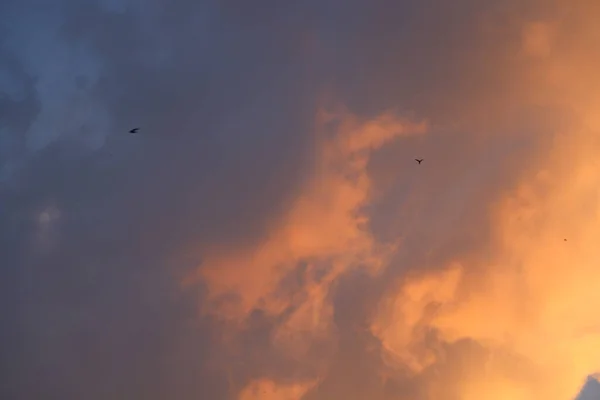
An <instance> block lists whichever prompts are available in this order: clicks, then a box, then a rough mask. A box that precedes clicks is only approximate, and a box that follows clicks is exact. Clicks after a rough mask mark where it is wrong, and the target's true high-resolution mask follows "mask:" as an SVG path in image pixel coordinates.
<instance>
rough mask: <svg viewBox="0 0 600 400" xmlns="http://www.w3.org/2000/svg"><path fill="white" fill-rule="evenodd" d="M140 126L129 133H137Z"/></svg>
mask: <svg viewBox="0 0 600 400" xmlns="http://www.w3.org/2000/svg"><path fill="white" fill-rule="evenodd" d="M139 129H140V128H133V129H131V130H130V131H129V133H137V131H138V130H139Z"/></svg>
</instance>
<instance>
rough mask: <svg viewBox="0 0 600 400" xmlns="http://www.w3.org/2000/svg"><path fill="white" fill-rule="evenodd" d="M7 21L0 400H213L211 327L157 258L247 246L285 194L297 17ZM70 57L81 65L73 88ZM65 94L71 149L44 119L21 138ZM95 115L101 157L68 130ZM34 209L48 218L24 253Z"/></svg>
mask: <svg viewBox="0 0 600 400" xmlns="http://www.w3.org/2000/svg"><path fill="white" fill-rule="evenodd" d="M11 6H12V7H11V12H10V13H8V14H4V15H5V16H6V17H9V16H10V17H14V18H16V20H17V21H23V22H26V23H28V25H27V26H20V27H19V29H16V30H15V29H12V31H11V27H12V25H11V24H10V23H9V22H10V21H3V22H6V25H7V26H8V28H7V29H6V31H7V33H6V35H5V36H3V39H5V40H4V41H5V42H7V43H9V44H10V49H11V50H13V52H16V54H11V53H10V51H11V50H7V49H5V48H4V47H3V48H2V54H5V55H6V56H4V57H2V68H3V70H2V71H3V75H2V77H3V80H2V90H3V92H4V94H3V97H2V99H1V103H0V105H1V106H2V108H1V114H2V125H3V128H4V130H3V133H2V152H3V153H2V154H3V172H4V173H5V178H4V179H3V181H2V185H3V186H2V188H1V190H2V199H1V202H0V204H1V205H2V210H1V211H0V212H1V217H2V219H1V221H2V225H1V228H0V229H1V237H2V243H1V246H0V250H1V251H2V253H1V254H2V277H3V279H2V289H3V290H2V302H1V303H2V310H5V311H6V312H3V313H2V315H3V321H2V322H3V323H2V339H3V342H2V349H3V350H2V369H3V371H8V372H9V373H8V374H3V376H4V379H3V383H2V390H3V392H4V393H6V396H5V398H7V399H8V398H10V399H28V398H42V397H43V398H62V399H70V398H73V399H74V398H81V397H86V398H92V399H93V398H98V399H101V398H108V397H113V398H121V397H125V398H137V397H139V398H147V399H153V398H156V399H159V398H179V399H185V398H197V397H198V396H202V397H207V398H226V395H227V385H228V383H227V381H226V377H224V376H222V375H219V376H217V377H215V376H213V375H211V373H210V372H209V371H207V370H206V368H205V366H204V361H205V360H206V359H207V358H208V354H209V351H208V349H207V347H206V346H208V344H209V339H208V338H209V337H210V332H211V330H212V329H214V328H211V327H210V326H207V325H206V323H202V322H200V323H199V322H197V320H196V319H195V318H194V316H195V313H196V307H195V305H196V302H197V300H198V298H197V297H196V296H195V295H194V296H191V297H189V298H188V297H186V296H188V295H189V294H187V295H182V294H181V292H180V290H179V288H178V281H177V277H178V276H180V275H181V272H182V271H181V269H182V268H183V269H185V268H188V267H195V266H196V264H195V263H197V262H198V260H192V261H191V264H190V265H183V266H181V265H179V264H176V265H173V264H172V257H173V256H174V255H175V252H176V251H177V250H179V249H180V247H185V246H186V244H189V243H192V242H196V241H205V242H206V241H208V242H215V243H218V242H223V241H225V242H236V241H239V240H247V239H248V238H249V237H252V235H253V234H260V232H261V229H262V228H261V224H263V223H264V221H265V218H266V217H267V216H268V215H269V214H270V213H271V212H273V210H274V209H276V208H277V207H279V205H280V204H282V202H284V200H285V196H287V195H288V193H290V191H293V188H294V185H295V184H296V183H295V182H297V181H298V180H299V179H300V177H301V174H302V165H303V162H304V159H305V158H306V157H307V156H308V155H309V153H308V149H309V145H310V136H308V135H306V132H307V131H309V130H310V129H311V124H312V117H313V115H314V107H315V106H314V101H315V98H316V96H315V87H316V83H317V82H316V81H315V77H314V76H310V75H307V71H306V69H305V68H304V64H303V60H302V54H301V52H300V50H301V49H302V46H301V45H302V41H303V40H304V39H303V34H304V31H303V29H304V25H305V23H306V18H307V13H306V12H304V11H302V10H300V11H301V12H300V14H298V13H296V12H295V11H296V10H294V8H291V7H281V6H279V7H273V5H272V4H267V3H265V4H263V5H258V6H253V7H248V6H243V5H242V4H241V3H238V2H230V3H225V4H223V5H218V4H210V3H209V2H204V3H202V2H186V1H178V2H163V3H162V4H160V3H157V4H155V7H156V8H154V9H153V8H152V7H148V8H142V9H136V8H135V7H134V6H132V5H119V4H117V5H113V6H112V7H108V6H107V5H106V4H100V3H94V4H90V3H87V4H85V5H84V4H82V3H78V2H63V3H62V4H60V5H58V4H57V5H56V6H55V7H52V8H51V10H48V9H47V8H46V9H44V8H38V7H37V6H38V4H36V3H33V2H32V3H29V4H17V3H14V4H12V5H11ZM7 8H8V7H7ZM50 11H52V12H50ZM249 11H251V12H253V13H255V15H254V16H252V15H251V14H250V15H249V14H248V12H249ZM40 21H41V22H40ZM3 25H4V24H3ZM36 25H37V26H36ZM44 37H53V38H54V39H52V41H51V44H52V46H53V49H60V50H61V52H62V53H66V54H67V56H65V57H64V59H63V60H62V61H61V62H62V63H63V66H64V70H61V65H60V64H58V69H53V68H52V67H51V66H52V65H53V64H52V59H53V57H61V54H53V53H51V54H46V55H45V56H46V58H44V55H43V54H44V49H43V48H41V46H42V45H44V40H43V38H44ZM36 46H38V47H36ZM80 49H84V50H85V51H80ZM73 57H75V60H73ZM77 57H83V58H86V57H87V58H86V59H87V60H88V61H89V60H91V62H92V63H93V64H94V68H90V69H88V70H85V69H83V70H81V71H80V73H77V71H78V69H77V68H76V67H73V65H69V63H73V62H75V63H77ZM45 63H48V65H47V66H45ZM65 71H67V72H65ZM73 71H74V72H75V73H74V74H73V75H68V72H73ZM5 76H6V78H5ZM53 81H62V82H64V85H62V86H60V87H57V89H59V90H58V91H56V92H55V93H54V94H53V95H51V96H46V97H45V98H44V97H43V96H42V95H40V94H39V91H40V90H42V89H40V85H41V86H43V85H44V84H49V83H52V82H53ZM36 83H37V85H38V86H37V92H36V86H35V85H36ZM75 94H77V95H80V96H82V98H84V99H92V100H93V103H92V104H93V107H95V108H94V109H93V110H92V112H91V113H89V120H85V119H83V120H81V121H82V125H81V126H75V127H74V131H75V132H76V133H75V134H69V132H66V133H65V132H64V131H61V128H64V125H65V124H64V121H60V120H59V121H57V122H56V123H55V124H53V123H52V122H53V121H51V119H49V120H48V119H47V120H46V124H47V125H45V126H43V127H42V128H41V130H42V131H43V132H42V133H41V134H40V133H39V131H38V133H36V135H34V136H33V137H32V135H31V133H30V134H29V137H27V132H28V130H29V129H30V127H31V126H32V124H34V122H35V121H36V119H38V120H39V119H41V118H42V116H43V115H42V113H43V111H44V110H50V112H52V111H54V112H61V113H62V114H61V116H60V117H59V118H63V119H69V118H70V117H71V115H70V113H69V110H68V108H69V107H70V106H71V105H72V102H71V103H69V102H68V101H65V99H67V98H70V97H73V96H75ZM52 102H58V103H60V102H63V103H62V107H63V109H57V108H56V107H54V106H53V104H52ZM53 107H54V108H53ZM48 113H49V112H47V114H48ZM95 114H100V115H108V116H109V118H108V120H109V121H108V123H106V124H105V125H104V127H105V128H106V129H105V130H104V131H103V132H100V133H99V135H100V136H103V137H105V140H106V141H105V143H104V145H103V146H100V147H98V146H92V147H91V148H90V146H86V144H85V143H82V142H81V141H80V140H77V137H78V133H77V132H79V133H81V132H84V131H85V128H86V126H85V125H94V123H95V122H97V117H96V116H95ZM132 126H140V127H141V130H140V131H141V133H140V134H139V135H138V136H136V137H134V136H128V135H127V134H126V132H127V131H128V130H129V129H130V128H131V127H132ZM48 138H51V140H48ZM32 140H33V142H32ZM13 142H16V144H13ZM19 146H20V147H19ZM12 159H14V161H15V162H18V166H19V168H16V169H15V170H14V171H9V170H8V169H5V168H7V165H8V164H7V162H8V161H12ZM48 208H52V209H55V211H56V212H57V213H58V214H57V215H58V217H57V218H55V219H53V220H52V221H50V222H48V223H50V224H52V225H53V226H52V227H51V229H50V230H49V231H48V232H46V235H50V236H51V237H45V236H44V237H43V238H42V239H44V240H46V239H48V240H49V241H44V243H39V240H38V239H40V237H41V236H40V229H42V227H40V213H44V212H45V210H47V209H48ZM167 232H168V233H167ZM165 233H167V234H165ZM50 239H51V240H50ZM40 240H41V239H40Z"/></svg>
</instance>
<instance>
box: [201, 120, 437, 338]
mask: <svg viewBox="0 0 600 400" xmlns="http://www.w3.org/2000/svg"><path fill="white" fill-rule="evenodd" d="M425 128H426V126H425V125H424V124H422V123H421V124H416V123H411V122H408V121H402V120H400V119H398V118H396V117H395V116H393V115H392V114H384V115H382V116H380V117H379V118H376V119H374V120H372V121H366V122H365V121H360V120H359V119H358V118H356V117H354V116H352V115H350V114H348V113H344V112H342V113H336V114H328V113H325V112H323V113H321V114H320V115H319V116H318V121H317V137H316V150H315V163H314V166H313V176H312V177H311V178H310V179H309V180H308V181H307V182H306V184H305V185H304V188H303V190H301V191H300V193H299V194H298V195H297V197H296V199H295V200H294V201H293V202H292V204H291V206H290V207H289V209H288V211H287V212H286V213H285V214H284V215H282V216H281V217H280V218H279V220H278V222H277V223H276V224H275V225H274V226H273V227H272V230H271V231H270V232H269V233H268V235H267V237H265V238H264V240H263V241H261V242H260V243H258V244H257V245H256V246H250V247H247V248H243V249H239V248H235V249H232V248H223V249H218V248H211V249H206V251H205V253H204V254H205V262H204V265H203V266H202V268H201V269H200V275H201V277H202V278H203V279H204V280H205V282H206V283H207V285H208V289H209V300H210V302H209V303H210V306H209V308H208V309H207V310H206V311H211V310H212V311H214V312H216V313H217V314H218V315H219V316H221V317H224V318H227V319H233V320H243V318H245V316H247V315H248V313H249V312H251V311H252V310H253V309H255V308H259V309H262V310H263V311H265V312H267V313H269V314H278V313H281V312H282V311H283V310H284V309H285V308H286V307H288V306H289V305H290V304H293V303H294V299H292V298H290V297H289V294H288V293H285V292H284V293H283V294H281V293H280V292H278V290H277V289H278V287H279V286H280V285H281V281H282V279H283V278H284V277H285V276H286V274H288V273H290V272H291V271H292V270H294V269H295V268H296V267H297V266H298V263H300V262H305V263H306V264H307V268H306V272H305V276H304V279H305V280H306V281H307V282H306V285H305V287H304V288H303V290H304V291H305V293H304V296H303V297H304V298H305V299H306V300H305V301H304V303H303V304H301V305H300V306H299V307H298V308H297V310H296V312H295V314H294V315H292V316H291V318H290V319H289V320H288V321H287V323H286V324H287V325H286V326H287V328H285V327H282V329H292V328H293V329H295V330H298V329H307V330H309V331H311V332H319V331H327V330H328V329H329V327H328V322H327V321H329V319H330V314H331V310H330V309H329V308H328V306H327V301H328V300H327V291H328V286H329V285H330V284H331V282H332V281H333V280H335V278H336V277H337V276H339V275H340V274H341V273H342V272H343V271H345V270H346V269H347V268H349V267H351V266H353V265H359V264H360V265H363V266H366V267H367V268H372V269H374V270H377V269H378V268H380V267H381V265H382V263H383V262H384V260H385V257H386V254H388V253H389V251H390V249H389V248H387V247H386V246H383V245H379V244H377V243H376V242H375V241H374V239H373V237H372V236H371V233H370V232H369V229H368V226H367V224H368V218H367V217H366V215H365V214H364V213H363V212H362V210H361V207H363V206H365V205H366V204H368V202H369V200H370V198H371V196H372V185H371V180H370V177H369V175H368V173H367V170H366V168H367V163H368V160H369V157H370V154H371V152H372V151H373V150H376V149H378V148H380V147H381V146H383V145H384V144H385V143H388V142H390V141H391V140H393V139H395V138H398V137H400V136H403V135H412V134H418V133H422V132H424V130H425ZM228 295H231V296H232V297H231V300H230V301H224V300H223V299H224V298H226V296H228ZM301 327H302V328H301ZM281 340H282V339H281V338H280V339H278V341H281Z"/></svg>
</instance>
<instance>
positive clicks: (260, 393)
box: [238, 379, 316, 400]
mask: <svg viewBox="0 0 600 400" xmlns="http://www.w3.org/2000/svg"><path fill="white" fill-rule="evenodd" d="M315 384H316V382H314V381H313V382H305V383H293V384H278V383H276V382H274V381H272V380H268V379H261V380H256V381H252V382H251V383H249V384H248V385H247V386H246V387H245V388H244V389H243V390H242V391H241V393H240V395H239V397H238V399H239V400H301V399H302V397H303V396H304V395H305V394H306V393H307V392H308V391H309V390H310V389H311V388H313V387H314V386H315Z"/></svg>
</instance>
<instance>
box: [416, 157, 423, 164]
mask: <svg viewBox="0 0 600 400" xmlns="http://www.w3.org/2000/svg"><path fill="white" fill-rule="evenodd" d="M415 161H416V162H418V163H419V164H421V162H423V159H422V158H420V159H419V158H415Z"/></svg>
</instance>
